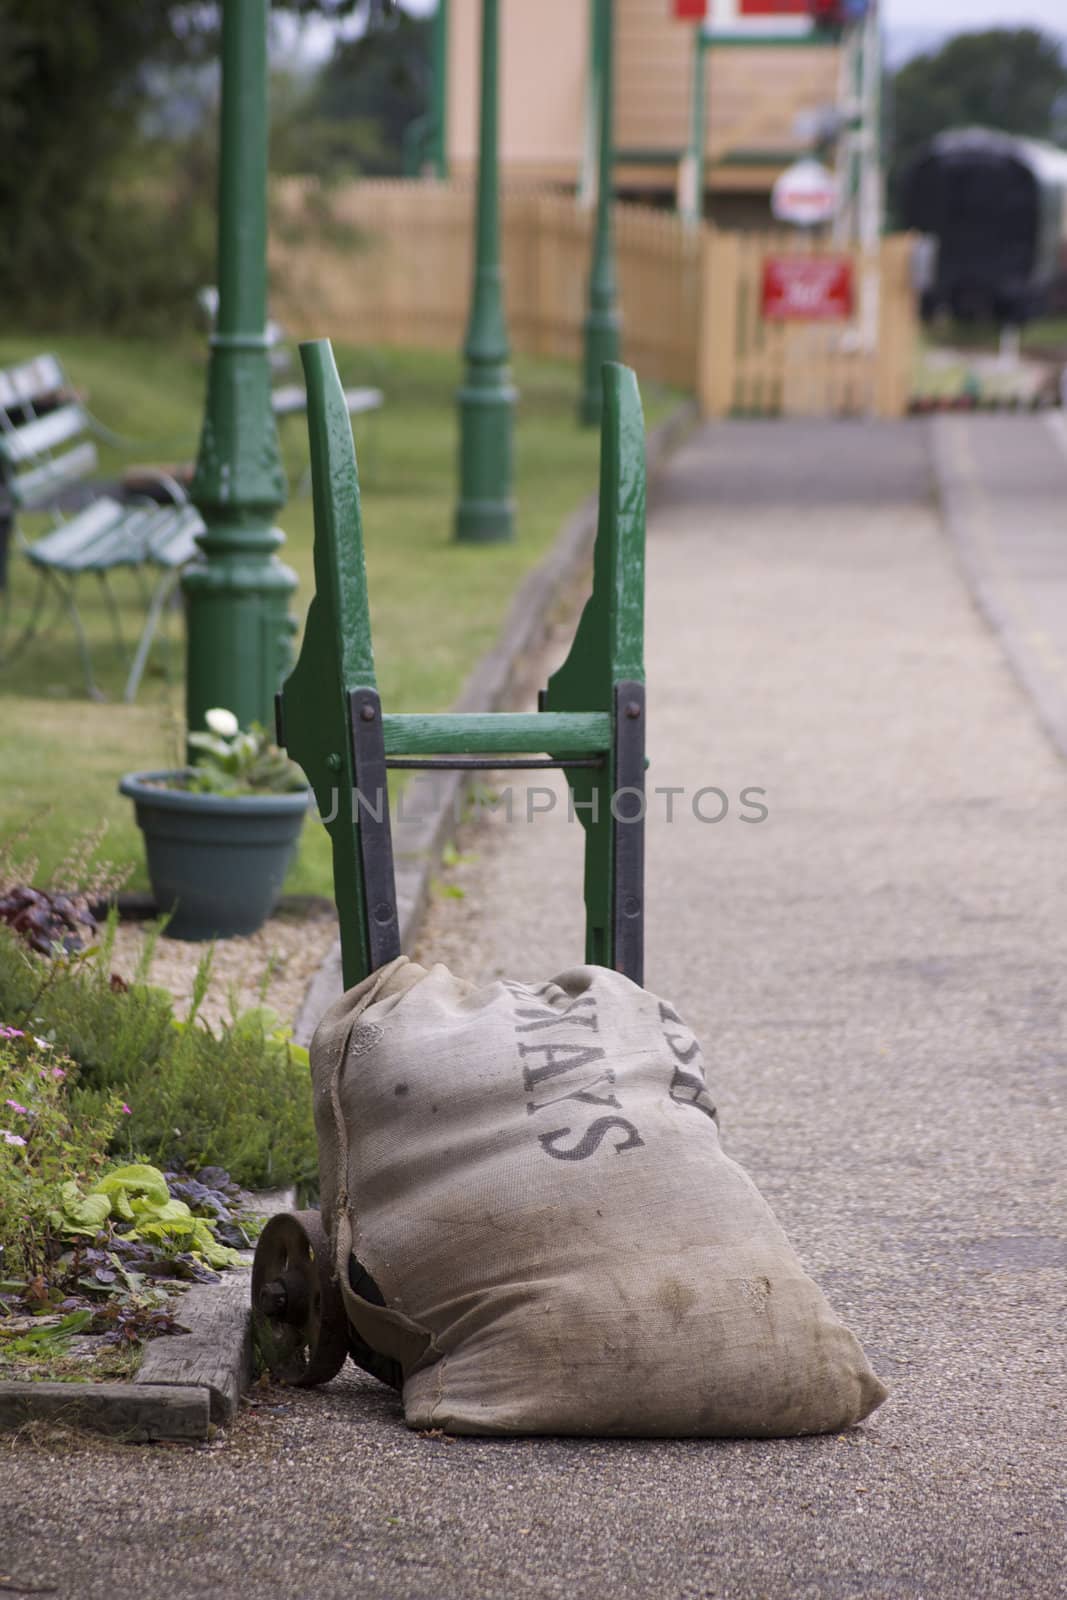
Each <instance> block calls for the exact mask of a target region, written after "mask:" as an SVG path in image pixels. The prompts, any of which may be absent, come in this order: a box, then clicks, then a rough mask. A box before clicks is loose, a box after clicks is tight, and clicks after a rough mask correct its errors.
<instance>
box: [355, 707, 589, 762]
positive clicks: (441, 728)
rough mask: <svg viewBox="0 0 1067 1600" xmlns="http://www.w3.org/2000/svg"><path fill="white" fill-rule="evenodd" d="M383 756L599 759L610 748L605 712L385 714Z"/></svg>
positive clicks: (383, 720)
mask: <svg viewBox="0 0 1067 1600" xmlns="http://www.w3.org/2000/svg"><path fill="white" fill-rule="evenodd" d="M382 731H383V733H384V735H385V751H386V754H387V755H390V756H417V755H427V754H431V753H435V752H436V753H438V754H440V755H458V754H461V753H463V752H467V753H470V754H475V753H477V754H479V755H501V756H502V755H519V754H525V755H532V754H534V753H536V752H541V753H547V752H548V751H549V750H551V751H552V753H553V755H555V756H583V755H599V754H601V753H602V752H603V751H605V750H607V749H609V748H610V746H611V717H610V716H609V715H608V713H607V712H606V711H590V712H584V713H582V714H580V715H576V714H573V713H568V714H567V715H565V716H564V715H560V716H554V715H544V714H542V713H540V712H537V711H532V712H530V713H528V714H523V713H520V712H505V711H485V712H459V711H452V712H449V714H448V716H447V717H442V716H441V715H440V714H432V713H431V714H427V715H425V716H422V715H418V714H416V715H412V714H410V713H409V714H407V715H403V714H401V715H399V716H397V715H392V716H391V715H389V714H388V713H387V714H386V715H385V716H383V718H382Z"/></svg>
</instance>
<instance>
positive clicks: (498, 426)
mask: <svg viewBox="0 0 1067 1600" xmlns="http://www.w3.org/2000/svg"><path fill="white" fill-rule="evenodd" d="M505 373H506V369H505ZM516 397H517V396H516V391H515V389H514V388H512V386H511V385H510V384H509V383H507V382H506V381H505V382H502V383H498V384H494V385H493V386H492V387H485V388H481V387H472V386H469V385H464V387H463V388H462V389H460V391H459V393H458V395H457V400H458V402H459V428H460V434H459V437H460V445H459V477H460V494H459V503H458V505H457V506H456V523H455V532H456V538H457V540H458V541H459V542H460V543H461V544H500V543H503V542H505V541H507V540H509V539H513V538H514V537H515V500H514V497H513V496H512V495H511V493H510V489H511V484H512V478H513V473H512V432H513V423H514V415H515V400H516Z"/></svg>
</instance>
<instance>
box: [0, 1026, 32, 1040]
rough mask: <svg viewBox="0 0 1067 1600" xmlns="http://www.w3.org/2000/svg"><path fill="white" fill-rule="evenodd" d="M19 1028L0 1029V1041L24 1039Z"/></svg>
mask: <svg viewBox="0 0 1067 1600" xmlns="http://www.w3.org/2000/svg"><path fill="white" fill-rule="evenodd" d="M25 1037H26V1035H25V1034H24V1033H23V1031H22V1029H21V1028H0V1039H25Z"/></svg>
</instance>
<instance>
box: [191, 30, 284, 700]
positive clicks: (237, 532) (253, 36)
mask: <svg viewBox="0 0 1067 1600" xmlns="http://www.w3.org/2000/svg"><path fill="white" fill-rule="evenodd" d="M267 12H268V3H267V0H226V4H225V5H224V6H223V8H222V116H221V131H220V151H219V156H220V159H219V221H218V284H219V308H218V317H217V320H216V326H215V330H214V333H213V334H212V338H211V358H210V364H209V367H208V384H207V402H206V406H205V411H204V421H203V428H202V431H201V435H200V450H199V455H198V457H197V463H196V472H195V475H194V478H193V483H192V489H191V499H192V501H193V503H194V505H195V506H196V508H197V510H198V511H199V512H200V514H201V516H202V517H203V519H204V525H205V531H204V533H203V534H202V535H201V536H200V539H199V541H198V542H199V545H200V548H201V550H202V552H203V559H202V560H198V561H196V562H194V563H193V564H192V565H190V566H189V567H188V568H187V569H186V571H185V572H184V574H183V576H182V587H183V589H184V591H185V599H186V613H187V627H188V667H187V681H186V715H187V720H188V727H189V729H190V730H195V729H198V728H202V727H203V726H204V713H205V712H206V711H208V710H209V709H210V708H211V707H212V706H226V707H227V708H228V709H229V710H231V711H233V712H234V713H235V714H236V716H237V718H238V720H239V721H240V723H241V724H242V726H244V727H247V726H248V724H249V723H251V722H261V723H263V724H265V725H266V724H269V721H270V715H271V705H272V701H273V697H274V692H275V690H276V689H277V687H278V684H279V682H280V680H281V678H282V675H283V673H284V672H285V669H286V667H287V665H288V663H289V655H290V641H291V638H292V629H293V624H292V621H291V619H290V616H289V599H290V596H291V595H292V593H293V590H294V589H295V588H296V575H295V574H294V573H293V572H292V571H290V569H289V568H288V567H286V566H284V565H283V564H282V562H281V561H280V560H279V559H278V556H277V550H278V548H279V546H280V545H281V544H282V543H283V535H282V533H281V532H280V530H279V529H278V528H276V527H275V526H274V518H275V516H276V514H277V512H278V511H279V509H280V508H281V506H282V505H283V504H284V503H285V494H286V485H285V475H284V472H283V470H282V463H281V456H280V454H279V450H278V433H277V427H276V425H275V420H274V413H273V411H272V409H271V385H270V361H269V354H268V341H267V335H266V321H267Z"/></svg>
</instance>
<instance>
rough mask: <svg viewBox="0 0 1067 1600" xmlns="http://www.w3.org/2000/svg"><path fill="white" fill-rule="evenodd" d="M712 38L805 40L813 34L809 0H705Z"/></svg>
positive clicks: (707, 29)
mask: <svg viewBox="0 0 1067 1600" xmlns="http://www.w3.org/2000/svg"><path fill="white" fill-rule="evenodd" d="M706 7H707V9H706V12H705V19H704V32H705V34H706V35H707V37H708V38H709V39H716V38H724V39H741V38H744V39H751V40H752V41H753V43H758V42H759V41H760V39H763V38H774V39H782V38H786V39H805V38H808V37H809V36H810V35H811V34H813V33H814V31H815V28H814V23H813V21H812V18H811V14H810V12H809V11H808V7H807V0H706Z"/></svg>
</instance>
